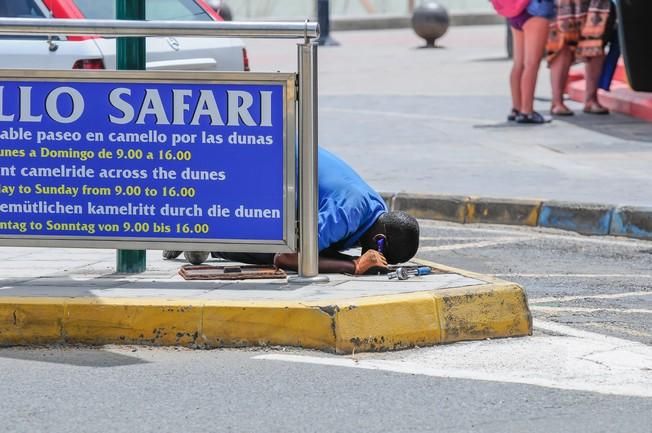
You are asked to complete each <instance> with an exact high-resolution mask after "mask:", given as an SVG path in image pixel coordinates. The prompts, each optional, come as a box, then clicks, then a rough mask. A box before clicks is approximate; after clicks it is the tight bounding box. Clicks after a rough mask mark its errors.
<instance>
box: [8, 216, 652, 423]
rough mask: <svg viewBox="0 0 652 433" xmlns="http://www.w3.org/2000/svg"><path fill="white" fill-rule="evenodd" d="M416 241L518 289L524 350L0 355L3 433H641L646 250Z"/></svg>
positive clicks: (530, 235) (463, 229) (428, 232)
mask: <svg viewBox="0 0 652 433" xmlns="http://www.w3.org/2000/svg"><path fill="white" fill-rule="evenodd" d="M422 230H423V243H422V248H421V252H420V254H419V256H420V257H422V258H426V259H430V260H433V261H436V262H440V263H444V264H448V265H452V266H457V267H462V268H465V269H468V270H472V271H478V272H486V273H493V274H496V275H499V276H500V277H502V278H504V279H508V280H512V281H516V282H519V283H521V284H523V285H524V286H525V287H526V289H527V292H528V295H529V298H530V305H531V308H532V311H533V314H534V317H535V333H534V335H533V336H532V337H526V338H515V339H501V340H488V341H479V342H468V343H458V344H452V345H446V346H437V347H432V348H420V349H414V350H409V351H401V352H392V353H380V354H358V355H354V356H353V357H351V356H346V357H341V356H333V355H328V354H324V353H319V352H311V351H303V350H298V349H291V348H289V349H288V348H286V349H282V348H268V349H257V350H212V351H192V350H186V349H169V348H143V347H115V346H112V347H104V348H99V349H90V348H40V349H21V348H14V349H0V395H1V396H2V400H1V401H0V407H1V408H2V410H1V411H0V432H30V433H32V432H48V433H58V432H61V433H64V432H65V433H68V432H71V431H75V432H100V431H101V432H105V431H106V432H112V433H113V432H116V433H119V432H125V433H127V432H128V433H131V432H136V431H137V432H150V431H151V432H175V433H176V432H180V431H183V432H205V431H211V432H333V431H342V432H360V431H363V432H390V431H391V432H430V431H433V432H434V431H437V432H461V431H464V432H496V433H498V432H501V433H504V432H523V431H528V432H541V433H551V432H610V433H613V432H623V433H625V432H626V433H638V432H641V433H649V432H650V426H651V425H652V391H650V390H652V349H651V347H650V343H652V326H651V324H652V320H651V319H650V314H652V275H651V274H650V272H651V271H650V268H651V267H650V264H651V263H652V257H651V256H650V255H651V253H652V244H651V243H649V242H642V241H635V240H627V239H616V238H606V237H600V238H593V237H584V236H579V235H575V234H572V233H566V232H559V231H549V230H545V231H543V230H533V229H522V228H512V227H507V226H462V225H456V224H447V223H436V222H426V221H424V222H422Z"/></svg>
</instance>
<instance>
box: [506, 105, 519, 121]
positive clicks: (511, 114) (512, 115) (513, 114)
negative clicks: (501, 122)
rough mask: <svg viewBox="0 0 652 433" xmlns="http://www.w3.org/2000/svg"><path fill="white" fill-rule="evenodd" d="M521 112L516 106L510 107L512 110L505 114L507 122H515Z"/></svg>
mask: <svg viewBox="0 0 652 433" xmlns="http://www.w3.org/2000/svg"><path fill="white" fill-rule="evenodd" d="M519 114H521V113H520V112H519V111H518V110H517V109H516V108H512V111H510V112H509V114H508V115H507V121H508V122H515V121H516V118H517V117H518V115H519Z"/></svg>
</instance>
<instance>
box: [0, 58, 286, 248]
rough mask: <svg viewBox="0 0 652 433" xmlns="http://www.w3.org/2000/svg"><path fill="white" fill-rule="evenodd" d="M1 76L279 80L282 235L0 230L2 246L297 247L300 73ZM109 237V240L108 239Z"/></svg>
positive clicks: (4, 77) (7, 76) (7, 77)
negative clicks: (259, 237)
mask: <svg viewBox="0 0 652 433" xmlns="http://www.w3.org/2000/svg"><path fill="white" fill-rule="evenodd" d="M0 81H36V82H61V83H66V82H69V81H76V82H94V83H112V82H123V83H155V82H157V83H161V84H163V83H170V84H204V85H210V84H234V85H237V84H260V85H266V84H276V85H278V84H281V85H282V86H283V95H284V98H283V128H282V129H283V143H282V147H283V154H284V155H283V174H284V179H283V187H284V191H283V215H284V221H283V240H282V241H280V242H279V241H271V240H255V241H244V240H238V239H193V240H192V241H187V240H186V239H185V238H170V237H164V238H156V237H148V238H142V237H119V236H116V237H110V236H57V235H52V236H45V237H44V236H37V235H0V246H26V247H43V246H46V247H62V248H66V247H72V248H91V247H92V248H122V249H164V250H165V249H167V250H170V249H175V250H184V251H242V252H260V253H266V252H274V253H276V252H294V251H296V250H297V246H296V233H295V224H296V212H295V209H296V200H295V197H296V169H295V166H296V164H295V159H296V153H295V143H296V138H297V129H296V102H297V98H296V96H297V95H296V76H295V74H290V73H251V72H227V73H222V72H176V71H175V72H173V71H170V72H160V71H152V72H146V71H41V70H20V69H7V70H0ZM107 238H109V239H107Z"/></svg>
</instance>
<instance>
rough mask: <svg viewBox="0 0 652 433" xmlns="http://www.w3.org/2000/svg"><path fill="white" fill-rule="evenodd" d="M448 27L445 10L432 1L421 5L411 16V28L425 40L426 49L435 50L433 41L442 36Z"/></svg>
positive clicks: (448, 18) (448, 21) (448, 19)
mask: <svg viewBox="0 0 652 433" xmlns="http://www.w3.org/2000/svg"><path fill="white" fill-rule="evenodd" d="M449 25H450V17H449V16H448V11H446V8H444V7H443V6H441V5H439V4H438V3H435V2H432V1H426V2H425V3H423V4H421V5H420V6H418V7H417V8H416V9H414V13H413V14H412V28H413V29H414V32H415V33H416V34H417V35H419V36H420V37H422V38H423V39H425V40H426V46H425V47H426V48H436V45H435V41H436V40H437V39H439V38H441V37H442V36H444V34H445V33H446V31H447V30H448V26H449Z"/></svg>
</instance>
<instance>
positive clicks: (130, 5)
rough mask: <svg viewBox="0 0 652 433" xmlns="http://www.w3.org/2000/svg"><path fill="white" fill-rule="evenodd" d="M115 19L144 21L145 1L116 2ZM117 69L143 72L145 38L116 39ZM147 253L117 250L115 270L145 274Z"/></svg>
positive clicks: (145, 54)
mask: <svg viewBox="0 0 652 433" xmlns="http://www.w3.org/2000/svg"><path fill="white" fill-rule="evenodd" d="M116 18H117V19H119V20H143V21H144V20H145V19H146V15H145V0H116ZM116 51H117V58H116V62H117V68H118V69H137V70H144V69H145V63H146V61H147V52H146V48H145V38H117V39H116ZM146 268H147V251H145V250H118V251H117V254H116V270H117V272H120V273H125V274H137V273H140V272H145V269H146Z"/></svg>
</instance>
